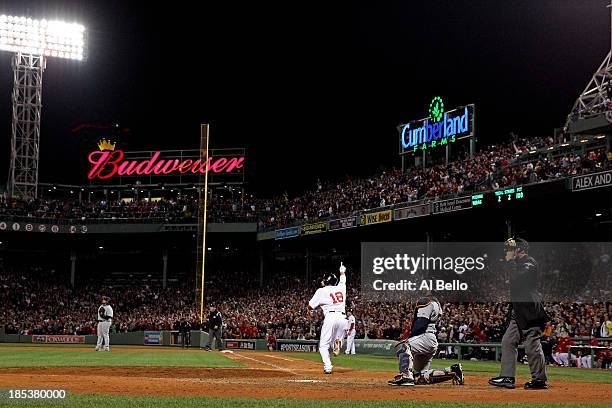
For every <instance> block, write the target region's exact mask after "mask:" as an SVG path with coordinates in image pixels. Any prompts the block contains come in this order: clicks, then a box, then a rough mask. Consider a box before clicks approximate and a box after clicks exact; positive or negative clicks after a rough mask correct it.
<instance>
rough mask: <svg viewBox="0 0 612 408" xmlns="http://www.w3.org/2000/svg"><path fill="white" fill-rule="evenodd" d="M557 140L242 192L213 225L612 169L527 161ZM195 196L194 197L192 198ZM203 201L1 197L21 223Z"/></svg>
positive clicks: (111, 216) (192, 206)
mask: <svg viewBox="0 0 612 408" xmlns="http://www.w3.org/2000/svg"><path fill="white" fill-rule="evenodd" d="M550 144H552V140H548V139H545V138H539V139H517V140H515V141H513V142H510V143H506V144H499V145H494V146H488V147H486V148H484V149H483V150H481V151H480V152H478V153H476V155H475V156H474V158H472V159H467V158H465V159H463V160H456V161H453V162H451V163H449V164H437V165H433V166H429V167H426V168H421V167H414V168H411V169H409V170H407V171H406V172H403V171H401V170H397V169H392V170H386V171H382V172H380V173H378V174H376V175H374V176H371V177H367V178H363V179H352V178H349V179H347V180H345V181H342V182H326V183H321V182H318V183H317V186H316V188H314V189H313V190H311V191H307V192H305V193H303V194H301V195H298V196H296V197H293V198H289V196H288V195H287V194H284V195H281V196H277V197H274V198H271V199H261V198H257V197H254V196H252V195H250V194H246V193H240V194H235V195H234V196H233V197H232V196H228V195H222V194H217V195H214V196H213V197H212V198H211V200H210V201H209V206H208V208H209V213H208V217H209V220H210V221H212V222H236V221H248V222H257V223H258V227H259V229H260V230H263V229H270V228H276V227H282V226H288V225H294V224H297V223H302V222H308V221H315V220H319V219H326V218H330V217H342V216H347V215H350V214H354V213H357V212H359V211H363V210H367V209H374V208H379V207H386V206H392V205H397V204H400V203H412V202H416V201H422V200H424V201H433V200H438V199H441V198H443V197H445V196H449V195H458V194H462V193H469V192H474V191H484V190H494V189H499V188H503V187H507V186H512V185H523V184H531V183H537V182H543V181H547V180H553V179H557V178H562V177H567V176H571V175H575V174H583V173H587V172H591V171H597V170H603V169H607V168H609V160H608V153H607V152H606V151H605V150H601V149H600V150H591V151H588V152H585V153H584V154H575V153H566V154H559V155H556V156H554V157H553V156H550V158H548V157H544V158H542V157H541V156H538V157H537V158H535V159H525V158H524V155H525V154H526V153H527V155H528V156H529V154H528V152H529V151H531V149H534V148H543V147H546V146H548V145H550ZM191 193H193V190H192V191H191ZM197 213H198V199H197V197H195V196H194V195H193V194H191V195H190V194H183V195H180V194H178V193H177V194H176V195H174V196H172V195H167V194H166V195H165V196H164V198H159V199H155V200H146V199H144V198H140V199H123V200H119V199H102V200H100V199H96V200H77V199H76V198H74V199H49V198H42V199H38V200H29V201H24V200H13V199H7V198H6V197H0V216H2V215H9V216H20V217H28V218H38V219H44V220H47V219H49V220H79V221H81V222H87V221H91V220H99V219H103V220H106V221H113V220H121V221H146V220H163V221H165V222H177V223H180V222H195V220H196V219H197Z"/></svg>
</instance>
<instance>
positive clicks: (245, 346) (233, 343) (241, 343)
mask: <svg viewBox="0 0 612 408" xmlns="http://www.w3.org/2000/svg"><path fill="white" fill-rule="evenodd" d="M225 348H226V349H239V350H255V340H242V339H237V340H225Z"/></svg>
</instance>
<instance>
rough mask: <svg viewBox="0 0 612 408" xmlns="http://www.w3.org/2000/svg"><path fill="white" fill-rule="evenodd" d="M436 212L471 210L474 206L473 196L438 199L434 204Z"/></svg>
mask: <svg viewBox="0 0 612 408" xmlns="http://www.w3.org/2000/svg"><path fill="white" fill-rule="evenodd" d="M431 207H432V212H433V213H434V214H442V213H447V212H453V211H460V210H469V209H470V208H472V196H466V197H457V198H451V199H450V200H443V201H436V202H434V203H433V204H432V205H431Z"/></svg>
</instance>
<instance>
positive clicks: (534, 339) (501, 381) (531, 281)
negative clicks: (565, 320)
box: [489, 238, 548, 389]
mask: <svg viewBox="0 0 612 408" xmlns="http://www.w3.org/2000/svg"><path fill="white" fill-rule="evenodd" d="M505 249H506V261H507V263H506V265H507V267H508V272H509V274H510V300H511V303H510V308H509V312H508V319H509V321H508V328H507V329H506V332H505V333H504V336H503V338H502V356H501V372H500V376H499V377H495V378H491V379H490V380H489V384H491V385H495V386H497V387H505V388H514V387H515V385H514V381H515V375H516V362H517V355H518V345H519V343H520V342H521V341H523V343H524V345H525V354H526V356H527V362H528V363H529V369H530V370H531V381H529V382H528V383H526V384H525V386H524V388H526V389H543V388H548V385H547V384H546V380H547V376H546V361H545V358H544V352H543V351H542V345H541V343H540V337H541V336H542V330H543V328H544V326H545V325H546V322H547V321H548V316H547V314H546V311H545V310H544V305H543V302H542V296H541V295H540V293H539V292H538V291H537V278H538V275H537V274H538V264H537V262H536V261H535V259H533V258H532V257H531V256H529V255H528V254H527V251H528V250H529V244H528V243H527V241H525V240H523V239H520V238H516V239H512V238H511V239H509V240H507V241H506V245H505Z"/></svg>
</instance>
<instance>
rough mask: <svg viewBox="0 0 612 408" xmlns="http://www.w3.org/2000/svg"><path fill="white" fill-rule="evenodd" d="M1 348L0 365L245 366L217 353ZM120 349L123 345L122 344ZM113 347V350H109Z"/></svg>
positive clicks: (67, 348) (73, 347) (15, 366)
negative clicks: (107, 351)
mask: <svg viewBox="0 0 612 408" xmlns="http://www.w3.org/2000/svg"><path fill="white" fill-rule="evenodd" d="M2 346H3V347H2V348H0V368H19V367H81V366H88V367H95V366H145V367H160V366H166V367H244V366H243V365H241V364H239V363H237V362H236V361H234V360H231V359H229V358H227V357H225V356H224V355H222V354H219V353H207V352H205V351H199V350H197V351H184V350H180V349H179V350H173V351H170V352H161V353H160V352H157V351H155V350H153V349H152V351H150V352H148V351H118V352H112V351H111V352H110V353H106V352H97V353H96V352H94V351H93V348H92V347H83V346H80V347H75V346H72V347H62V348H60V349H53V350H49V349H40V350H37V349H35V348H34V349H26V348H21V347H7V348H4V345H2ZM122 348H123V347H122ZM111 350H112V349H111Z"/></svg>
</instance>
